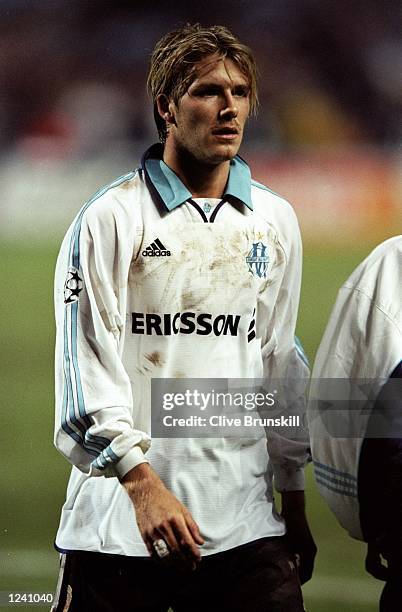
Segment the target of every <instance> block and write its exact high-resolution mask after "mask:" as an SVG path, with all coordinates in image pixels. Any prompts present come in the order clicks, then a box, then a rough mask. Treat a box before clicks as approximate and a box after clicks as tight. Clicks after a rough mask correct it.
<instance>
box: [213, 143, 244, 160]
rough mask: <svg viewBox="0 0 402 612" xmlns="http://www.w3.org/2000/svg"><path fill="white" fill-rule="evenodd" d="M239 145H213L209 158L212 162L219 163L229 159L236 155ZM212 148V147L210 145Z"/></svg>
mask: <svg viewBox="0 0 402 612" xmlns="http://www.w3.org/2000/svg"><path fill="white" fill-rule="evenodd" d="M239 148H240V147H239V146H238V145H234V144H222V145H219V146H218V147H213V150H211V155H210V159H211V161H212V160H213V161H212V163H214V164H221V163H223V162H226V161H231V160H232V159H233V158H234V157H236V155H237V153H238V151H239ZM211 149H212V147H211Z"/></svg>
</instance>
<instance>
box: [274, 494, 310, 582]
mask: <svg viewBox="0 0 402 612" xmlns="http://www.w3.org/2000/svg"><path fill="white" fill-rule="evenodd" d="M282 517H283V518H284V520H285V522H286V539H287V542H288V546H289V548H290V550H291V552H292V553H293V554H294V555H295V557H296V561H297V563H298V571H299V579H300V583H301V584H304V583H305V582H307V581H308V580H310V578H311V576H312V574H313V569H314V559H315V556H316V554H317V546H316V545H315V542H314V539H313V536H312V534H311V531H310V527H309V524H308V521H307V517H306V514H305V500H304V492H303V491H287V492H284V493H282Z"/></svg>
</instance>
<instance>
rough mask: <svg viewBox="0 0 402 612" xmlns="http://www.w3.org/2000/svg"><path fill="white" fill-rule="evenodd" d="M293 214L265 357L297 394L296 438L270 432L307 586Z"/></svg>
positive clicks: (309, 559) (309, 554) (297, 245)
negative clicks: (297, 421) (297, 423)
mask: <svg viewBox="0 0 402 612" xmlns="http://www.w3.org/2000/svg"><path fill="white" fill-rule="evenodd" d="M289 213H290V214H289V219H288V223H287V225H286V232H287V236H289V237H290V238H289V239H288V244H287V247H286V249H285V248H284V249H283V260H284V262H283V268H282V276H281V277H280V278H277V279H276V281H277V283H278V285H279V286H278V290H277V295H276V303H275V310H274V314H273V317H272V321H273V327H272V326H271V327H270V328H267V329H266V331H265V335H264V334H262V338H263V342H262V355H263V362H264V377H265V378H266V379H268V380H269V379H271V378H272V379H280V380H281V381H283V383H284V384H283V390H284V392H286V390H287V389H290V391H291V393H290V397H291V405H289V400H288V399H287V398H286V397H282V398H279V399H282V401H283V403H284V408H285V409H286V407H288V406H289V407H290V408H291V411H292V414H297V415H298V416H299V417H300V418H299V422H300V426H299V428H298V431H297V435H296V436H292V435H288V432H287V430H286V428H282V429H281V431H280V432H278V431H274V430H272V429H271V430H268V431H267V445H268V452H269V455H270V460H271V462H272V466H273V472H274V483H275V488H276V489H277V490H278V491H279V492H280V493H281V496H282V516H283V517H284V519H285V522H286V530H287V540H288V543H289V546H290V548H291V550H292V551H293V552H294V553H295V554H296V555H297V558H298V560H299V576H300V581H301V582H302V583H304V582H306V581H307V580H309V579H310V578H311V574H312V571H313V566H314V558H315V555H316V552H317V548H316V545H315V543H314V540H313V537H312V535H311V531H310V528H309V525H308V521H307V517H306V512H305V496H304V481H305V479H304V468H305V465H306V464H307V463H308V461H310V459H311V457H310V442H309V436H308V430H307V428H306V427H305V423H306V419H305V412H306V398H305V387H306V385H307V381H308V378H309V368H308V365H307V359H306V357H305V355H304V353H303V350H302V349H301V347H300V345H299V343H298V341H297V340H296V338H295V328H296V319H297V312H298V306H299V296H300V284H301V265H302V247H301V239H300V232H299V227H298V224H297V220H296V217H295V214H294V213H293V211H292V210H289ZM274 282H275V281H274ZM272 290H273V284H270V285H269V287H267V292H266V295H265V296H262V304H261V306H262V308H261V309H260V312H261V315H262V321H263V320H264V301H265V302H266V303H268V304H269V300H270V299H272ZM264 298H265V300H264ZM260 324H261V323H260ZM273 340H274V342H273ZM272 344H273V348H272Z"/></svg>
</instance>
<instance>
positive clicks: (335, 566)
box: [0, 244, 381, 612]
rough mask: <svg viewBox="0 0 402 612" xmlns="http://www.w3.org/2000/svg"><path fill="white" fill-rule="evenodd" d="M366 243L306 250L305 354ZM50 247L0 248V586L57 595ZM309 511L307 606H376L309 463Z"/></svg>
mask: <svg viewBox="0 0 402 612" xmlns="http://www.w3.org/2000/svg"><path fill="white" fill-rule="evenodd" d="M371 246H372V245H369V244H365V245H364V246H363V247H361V248H356V247H353V246H352V247H350V246H348V247H345V245H344V246H343V247H342V249H336V248H335V247H328V248H326V249H324V248H322V247H321V248H318V247H313V246H308V245H307V246H306V247H305V266H304V280H303V291H302V300H301V310H300V318H299V328H298V334H299V337H300V338H301V340H302V342H303V344H304V346H305V349H306V351H307V353H308V355H309V357H310V359H312V358H313V357H314V353H315V351H316V348H317V345H318V343H319V340H320V337H321V334H322V331H323V329H324V326H325V323H326V321H327V318H328V315H329V311H330V308H331V306H332V304H333V302H334V299H335V295H336V292H337V289H338V288H339V286H340V284H341V283H342V282H343V281H344V280H345V279H346V277H347V276H348V274H349V273H350V272H351V271H352V269H353V268H354V267H355V265H356V264H357V263H358V262H359V261H361V259H362V258H363V257H364V256H365V255H366V254H367V253H368V252H369V250H370V248H371ZM56 253H57V248H56V247H55V248H52V247H49V246H46V245H44V246H32V247H29V246H23V247H22V246H21V245H19V246H18V245H15V244H9V245H3V246H2V247H1V248H0V254H1V259H2V262H3V277H2V281H3V300H2V316H1V318H0V337H1V341H2V367H1V374H0V376H1V385H2V386H1V388H2V390H3V391H2V427H1V430H0V448H1V459H2V462H1V463H2V469H1V472H0V482H1V492H2V494H1V505H0V568H1V569H0V592H1V591H9V590H19V591H21V590H23V591H36V592H38V591H40V592H53V591H54V589H55V583H56V578H57V554H56V553H55V552H54V551H53V539H54V535H55V531H56V527H57V523H58V515H59V509H60V506H61V504H62V503H63V499H64V492H65V486H66V481H67V476H68V472H69V467H68V465H67V463H66V462H65V461H64V459H63V458H62V457H61V456H60V455H59V454H58V453H57V451H56V450H55V449H54V448H53V444H52V437H53V344H54V322H53V295H52V283H53V269H54V264H55V258H56ZM308 513H309V516H310V520H311V524H312V529H313V532H314V535H315V538H316V541H317V545H318V547H319V554H318V558H317V564H316V574H315V576H314V578H313V580H312V581H311V582H310V583H309V584H308V585H307V586H306V587H305V598H306V606H307V609H308V612H341V611H345V612H363V611H364V612H374V611H375V610H377V604H376V601H377V599H378V593H379V590H380V588H381V584H380V583H377V582H376V581H375V580H374V579H372V578H370V577H369V576H367V575H366V574H365V572H364V569H363V559H364V546H363V545H361V544H360V543H358V542H353V541H352V540H350V539H349V538H348V537H347V535H346V533H344V532H343V531H342V529H341V528H340V527H338V525H337V524H336V522H335V519H334V518H333V517H332V516H331V515H330V513H329V511H328V510H327V508H326V506H325V504H324V502H323V501H322V500H321V499H320V498H319V496H318V494H317V492H316V489H315V487H314V483H313V480H312V477H311V471H310V470H309V474H308ZM19 609H20V610H22V609H25V608H22V607H20V608H19ZM27 609H31V608H27ZM36 609H47V608H45V607H43V608H42V607H37V608H36ZM206 612H207V611H206ZM245 612H247V611H245Z"/></svg>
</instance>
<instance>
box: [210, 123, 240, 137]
mask: <svg viewBox="0 0 402 612" xmlns="http://www.w3.org/2000/svg"><path fill="white" fill-rule="evenodd" d="M212 133H213V135H214V136H217V137H218V138H223V139H225V140H234V139H235V138H236V137H237V136H238V135H239V130H238V129H237V128H236V127H233V126H220V127H217V128H215V129H214V130H212Z"/></svg>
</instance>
